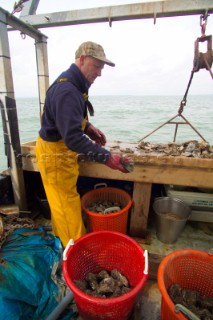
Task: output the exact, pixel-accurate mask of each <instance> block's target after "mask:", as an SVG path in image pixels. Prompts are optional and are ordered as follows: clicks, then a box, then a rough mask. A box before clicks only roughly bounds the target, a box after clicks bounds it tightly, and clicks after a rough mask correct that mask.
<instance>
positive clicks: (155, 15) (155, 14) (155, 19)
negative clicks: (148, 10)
mask: <svg viewBox="0 0 213 320" xmlns="http://www.w3.org/2000/svg"><path fill="white" fill-rule="evenodd" d="M156 21H157V12H154V24H156Z"/></svg>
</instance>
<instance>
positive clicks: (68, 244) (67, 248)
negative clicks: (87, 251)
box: [63, 239, 74, 261]
mask: <svg viewBox="0 0 213 320" xmlns="http://www.w3.org/2000/svg"><path fill="white" fill-rule="evenodd" d="M73 245H74V240H73V239H70V240H69V242H68V243H67V245H66V248H65V249H64V252H63V261H66V260H67V251H68V250H69V248H70V247H71V246H73Z"/></svg>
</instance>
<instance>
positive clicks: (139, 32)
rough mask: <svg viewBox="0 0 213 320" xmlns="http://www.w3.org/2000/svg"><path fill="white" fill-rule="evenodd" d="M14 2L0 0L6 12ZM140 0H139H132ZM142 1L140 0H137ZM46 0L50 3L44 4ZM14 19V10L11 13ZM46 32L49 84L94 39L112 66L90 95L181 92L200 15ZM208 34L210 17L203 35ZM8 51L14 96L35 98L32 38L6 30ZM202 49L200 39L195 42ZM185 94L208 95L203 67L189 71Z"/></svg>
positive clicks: (81, 0)
mask: <svg viewBox="0 0 213 320" xmlns="http://www.w3.org/2000/svg"><path fill="white" fill-rule="evenodd" d="M14 2H15V1H14V0H1V1H0V6H1V7H3V8H4V9H5V10H8V11H9V12H11V11H12V9H13V5H14ZM131 2H132V3H135V2H137V0H134V1H131V0H128V1H127V0H126V1H125V0H120V1H119V0H117V1H116V0H114V1H113V0H102V1H100V0H78V1H74V0H70V1H68V0H60V1H58V0H51V1H50V0H41V1H40V4H39V7H38V10H37V13H48V12H56V11H66V10H75V9H81V8H86V7H88V8H91V7H95V6H100V3H101V5H103V6H104V5H114V4H124V3H131ZM138 2H140V1H138ZM141 2H144V1H141ZM50 3H51V5H50ZM15 16H16V17H18V16H19V13H16V14H15ZM41 32H42V33H44V34H45V35H47V36H48V58H49V73H50V83H51V82H52V81H53V80H54V79H55V78H56V77H57V76H58V75H59V74H60V73H61V72H62V71H64V70H66V69H67V68H68V67H69V66H70V64H71V63H72V62H73V61H74V53H75V51H76V49H77V47H78V46H79V45H80V44H81V43H82V42H84V41H88V40H91V41H95V42H97V43H100V44H101V45H102V46H103V47H104V50H105V53H106V55H107V57H108V58H109V59H110V60H112V61H113V62H115V64H116V67H115V68H112V67H109V66H105V68H104V70H103V72H102V77H101V78H98V79H96V82H95V83H94V84H93V86H92V87H91V89H90V95H124V94H127V95H181V96H183V95H184V93H185V91H186V88H187V85H188V81H189V77H190V74H191V70H192V67H193V58H194V41H195V40H196V39H197V37H200V36H201V30H200V16H199V15H197V16H188V17H176V18H164V19H163V18H157V21H156V24H154V20H153V19H145V20H132V21H120V22H112V27H110V26H109V24H108V23H105V22H104V23H96V24H89V25H76V26H68V27H58V28H45V29H43V28H42V29H41ZM210 34H213V15H211V16H209V18H208V22H207V28H206V35H210ZM9 39H10V50H11V58H12V66H13V70H14V87H15V94H16V97H36V96H37V95H38V89H37V74H36V60H35V46H34V40H32V39H30V38H29V37H27V38H26V39H24V40H23V39H22V38H21V36H20V33H19V32H10V33H9ZM200 51H203V52H205V51H206V43H204V46H203V47H202V46H200ZM189 93H190V94H213V82H212V79H211V77H210V74H209V72H208V71H207V70H205V69H202V70H200V71H199V72H197V73H195V75H194V78H193V81H192V84H191V87H190V91H189Z"/></svg>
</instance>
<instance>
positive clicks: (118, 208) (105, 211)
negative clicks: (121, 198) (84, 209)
mask: <svg viewBox="0 0 213 320" xmlns="http://www.w3.org/2000/svg"><path fill="white" fill-rule="evenodd" d="M120 210H121V208H120V207H109V208H106V209H105V210H104V213H111V212H112V211H116V212H119V211H120Z"/></svg>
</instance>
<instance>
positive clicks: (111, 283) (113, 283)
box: [74, 269, 131, 298]
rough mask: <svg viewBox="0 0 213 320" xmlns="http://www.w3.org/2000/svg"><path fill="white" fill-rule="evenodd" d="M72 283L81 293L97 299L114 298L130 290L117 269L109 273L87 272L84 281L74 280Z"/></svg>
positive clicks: (102, 271) (103, 271) (126, 281)
mask: <svg viewBox="0 0 213 320" xmlns="http://www.w3.org/2000/svg"><path fill="white" fill-rule="evenodd" d="M74 283H75V285H76V286H77V287H78V288H79V289H80V290H81V291H83V292H85V293H87V294H89V295H91V296H94V297H98V298H113V297H114V298H115V297H118V296H121V295H123V294H125V293H128V292H129V291H130V290H131V287H130V284H129V281H128V280H127V278H126V277H125V276H124V275H122V274H121V272H120V271H119V270H117V269H114V270H112V271H111V272H110V273H109V272H107V271H106V270H101V271H100V272H99V273H92V272H89V273H88V274H87V275H86V277H85V279H84V280H74Z"/></svg>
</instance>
